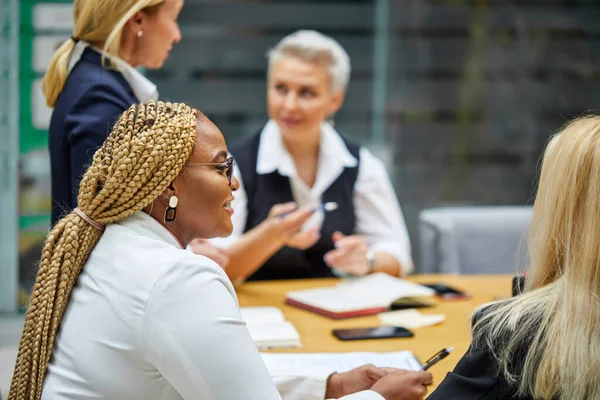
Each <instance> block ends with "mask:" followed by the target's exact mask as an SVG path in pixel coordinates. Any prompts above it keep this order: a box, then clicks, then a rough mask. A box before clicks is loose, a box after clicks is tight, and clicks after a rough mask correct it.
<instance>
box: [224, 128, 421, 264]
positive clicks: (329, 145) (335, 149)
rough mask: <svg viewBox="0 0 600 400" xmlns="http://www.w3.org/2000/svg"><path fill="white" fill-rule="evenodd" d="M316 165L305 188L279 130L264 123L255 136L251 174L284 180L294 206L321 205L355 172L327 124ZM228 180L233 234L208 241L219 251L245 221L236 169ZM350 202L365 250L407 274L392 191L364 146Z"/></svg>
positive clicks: (403, 234) (317, 217)
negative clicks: (347, 172)
mask: <svg viewBox="0 0 600 400" xmlns="http://www.w3.org/2000/svg"><path fill="white" fill-rule="evenodd" d="M318 163H319V164H318V168H317V177H316V180H315V183H314V185H313V187H312V188H309V187H308V186H307V185H306V184H305V183H304V181H303V180H302V179H301V178H300V177H299V175H298V173H297V171H296V166H295V164H294V160H293V158H292V156H291V155H290V153H289V152H288V150H287V149H286V147H285V145H284V144H283V141H282V138H281V132H280V130H279V127H278V126H277V124H276V123H275V122H274V121H272V120H270V121H268V122H267V124H266V125H265V127H264V128H263V130H262V132H261V140H260V145H259V148H258V154H257V163H256V173H257V174H261V175H262V174H269V173H271V172H273V171H277V172H278V173H279V174H280V175H282V176H287V177H289V180H290V186H291V189H292V195H293V198H294V201H295V202H296V203H297V204H298V206H299V207H302V206H318V205H319V204H321V197H322V196H323V193H324V192H325V191H326V190H327V188H329V186H331V184H332V183H333V182H335V180H336V179H337V178H338V177H339V176H340V174H341V173H342V172H343V171H344V168H346V167H355V166H356V165H357V163H358V160H357V159H356V158H355V157H354V156H353V155H352V154H351V153H350V151H349V150H348V148H347V147H346V144H345V143H344V141H343V139H342V138H341V136H340V135H339V134H338V133H337V131H336V130H335V129H334V128H333V127H332V126H331V125H330V124H328V123H324V124H323V125H322V128H321V140H320V145H319V161H318ZM234 175H235V177H236V178H237V179H238V180H239V182H240V188H239V189H238V190H237V191H236V192H235V193H234V196H235V200H234V201H233V203H232V207H233V209H234V211H235V212H234V214H233V216H232V222H233V233H232V235H231V236H229V237H228V238H224V239H221V238H218V239H213V243H214V244H215V245H217V246H221V247H228V246H229V245H231V244H232V243H234V242H235V241H236V240H237V239H238V238H239V237H240V236H241V235H242V234H243V233H244V228H245V226H246V219H247V216H248V209H247V207H248V198H247V194H246V191H245V190H244V185H243V180H242V174H241V171H240V169H239V168H238V167H235V168H234ZM353 201H354V212H355V215H356V227H355V233H356V234H359V235H362V236H363V237H364V238H365V240H366V242H367V245H368V246H369V249H370V250H372V251H374V252H382V253H387V254H390V255H392V256H394V257H395V258H396V259H397V260H398V262H399V263H400V265H401V266H402V272H403V273H405V274H406V273H410V272H412V270H413V261H412V256H411V250H410V239H409V237H408V230H407V229H406V224H405V222H404V217H403V215H402V210H401V208H400V204H399V203H398V199H397V197H396V194H395V192H394V188H393V187H392V184H391V182H390V179H389V177H388V175H387V172H386V169H385V166H384V164H383V162H382V161H381V160H379V159H378V158H376V157H375V156H374V155H373V154H371V152H370V151H369V150H367V149H366V148H364V147H361V148H360V164H359V166H358V177H357V179H356V183H355V185H354V198H353ZM323 219H324V215H323V213H322V212H317V213H315V214H314V215H313V216H312V217H311V219H310V220H309V221H308V222H307V224H306V225H305V227H304V229H308V228H309V227H312V226H320V225H321V224H322V223H323Z"/></svg>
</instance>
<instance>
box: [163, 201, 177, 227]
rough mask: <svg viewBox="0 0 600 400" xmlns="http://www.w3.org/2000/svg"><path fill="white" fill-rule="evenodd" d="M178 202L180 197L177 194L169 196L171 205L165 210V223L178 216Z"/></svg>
mask: <svg viewBox="0 0 600 400" xmlns="http://www.w3.org/2000/svg"><path fill="white" fill-rule="evenodd" d="M178 202H179V199H178V198H177V196H175V195H173V196H171V197H170V198H169V207H167V208H166V210H165V224H168V223H171V222H173V221H175V217H177V203H178Z"/></svg>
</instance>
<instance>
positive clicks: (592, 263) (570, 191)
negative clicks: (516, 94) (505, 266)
mask: <svg viewBox="0 0 600 400" xmlns="http://www.w3.org/2000/svg"><path fill="white" fill-rule="evenodd" d="M599 200H600V116H587V117H582V118H578V119H576V120H574V121H572V122H570V123H568V124H567V125H566V126H565V127H564V128H563V129H562V131H561V132H560V133H558V134H557V135H555V136H554V137H553V138H552V139H551V140H550V142H549V144H548V146H547V148H546V151H545V153H544V159H543V164H542V172H541V176H540V181H539V187H538V191H537V194H536V199H535V204H534V206H533V218H532V220H531V229H530V234H529V252H530V255H531V264H530V267H529V269H528V270H527V281H526V288H525V292H524V293H522V294H520V295H519V296H516V297H513V298H510V299H507V300H502V301H499V302H496V303H493V304H491V305H486V306H484V307H483V308H482V309H480V310H478V311H477V312H476V313H475V315H474V318H473V320H474V324H473V342H472V344H471V348H470V349H469V351H468V352H467V354H465V356H464V357H463V358H462V359H461V360H460V361H459V363H458V365H457V366H456V368H455V369H454V371H453V372H452V373H449V374H448V375H447V376H446V379H444V381H443V382H442V383H441V384H440V386H439V387H438V388H437V390H436V391H435V392H433V393H432V394H431V396H430V397H429V398H428V399H430V400H454V399H457V400H492V399H493V400H504V399H506V400H508V399H518V400H533V399H553V400H600V243H599V240H598V236H599V231H598V227H599V226H600V206H599Z"/></svg>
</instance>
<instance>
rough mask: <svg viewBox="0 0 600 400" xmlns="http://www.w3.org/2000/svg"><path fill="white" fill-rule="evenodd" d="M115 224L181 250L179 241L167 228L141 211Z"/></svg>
mask: <svg viewBox="0 0 600 400" xmlns="http://www.w3.org/2000/svg"><path fill="white" fill-rule="evenodd" d="M116 224H117V225H120V226H123V227H125V228H128V229H131V230H132V231H134V232H136V233H138V234H140V235H142V236H145V237H150V238H154V239H159V240H161V241H163V242H166V243H168V244H170V245H173V246H175V247H177V248H179V249H181V248H182V247H181V244H180V243H179V240H177V239H176V238H175V236H174V235H173V234H172V233H171V232H170V231H169V230H168V229H167V228H165V227H164V226H162V225H161V224H160V223H159V222H158V221H157V220H155V219H154V218H152V217H151V216H150V215H148V214H146V213H145V212H143V211H138V212H137V213H135V214H133V215H132V216H131V217H129V218H127V219H125V220H123V221H121V222H117V223H116Z"/></svg>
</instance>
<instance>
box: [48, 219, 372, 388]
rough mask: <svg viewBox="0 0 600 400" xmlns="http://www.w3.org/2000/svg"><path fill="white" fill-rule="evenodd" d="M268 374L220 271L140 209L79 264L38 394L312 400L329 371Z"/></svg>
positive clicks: (107, 232) (108, 232)
mask: <svg viewBox="0 0 600 400" xmlns="http://www.w3.org/2000/svg"><path fill="white" fill-rule="evenodd" d="M271 372H272V375H273V377H272V376H270V374H269V371H267V368H266V367H265V365H264V363H263V361H262V359H261V357H260V354H259V353H258V351H257V349H256V347H255V345H254V343H253V341H252V339H251V337H250V335H249V333H248V330H247V329H246V326H245V322H244V321H243V320H242V319H241V316H240V312H239V306H238V302H237V297H236V294H235V291H234V289H233V286H232V285H231V282H230V281H229V279H228V278H227V276H226V274H225V273H224V272H223V270H222V269H221V268H220V267H219V266H218V265H217V264H215V263H214V262H213V261H211V260H210V259H208V258H206V257H203V256H199V255H195V254H193V253H191V252H189V251H185V250H183V249H181V247H179V245H178V243H177V241H176V240H175V238H174V237H173V236H172V235H171V233H170V232H169V231H168V230H166V229H165V228H164V227H163V226H162V225H160V224H159V223H158V222H157V221H155V220H154V219H153V218H152V217H150V216H149V215H147V214H145V213H143V212H139V213H137V214H135V215H133V216H132V217H130V218H128V219H127V220H125V221H122V222H120V223H117V224H111V225H108V226H107V227H106V230H105V232H104V234H103V235H102V237H101V239H100V241H99V242H98V244H97V245H96V247H95V248H94V250H93V251H92V253H91V255H90V257H89V259H88V261H87V263H86V264H85V266H84V268H83V271H82V272H81V275H80V276H79V280H78V282H77V285H76V286H75V288H74V289H73V292H72V294H71V298H70V300H69V305H68V307H67V310H66V312H65V315H64V318H63V321H62V324H61V328H60V331H59V335H58V337H57V339H56V341H55V345H54V351H53V356H52V359H51V361H50V365H49V367H48V371H47V375H46V379H45V381H44V386H43V392H42V399H44V400H61V399H112V400H119V399H123V400H125V399H127V400H136V399H139V400H142V399H143V400H154V399H156V400H158V399H162V400H171V399H173V400H175V399H209V400H212V399H219V400H227V399H231V400H234V399H235V400H244V399H262V400H269V399H281V396H283V398H285V399H310V400H313V399H314V400H316V399H323V396H324V393H325V380H326V377H327V376H328V375H329V374H330V373H331V372H333V371H308V372H307V371H294V370H287V371H279V372H278V371H271ZM274 383H275V384H274ZM276 385H277V387H276ZM278 388H280V391H278ZM344 399H348V400H350V399H352V400H357V399H364V400H381V399H382V397H381V396H380V395H379V394H378V393H375V392H373V391H363V392H360V393H356V394H354V395H349V396H346V397H344Z"/></svg>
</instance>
